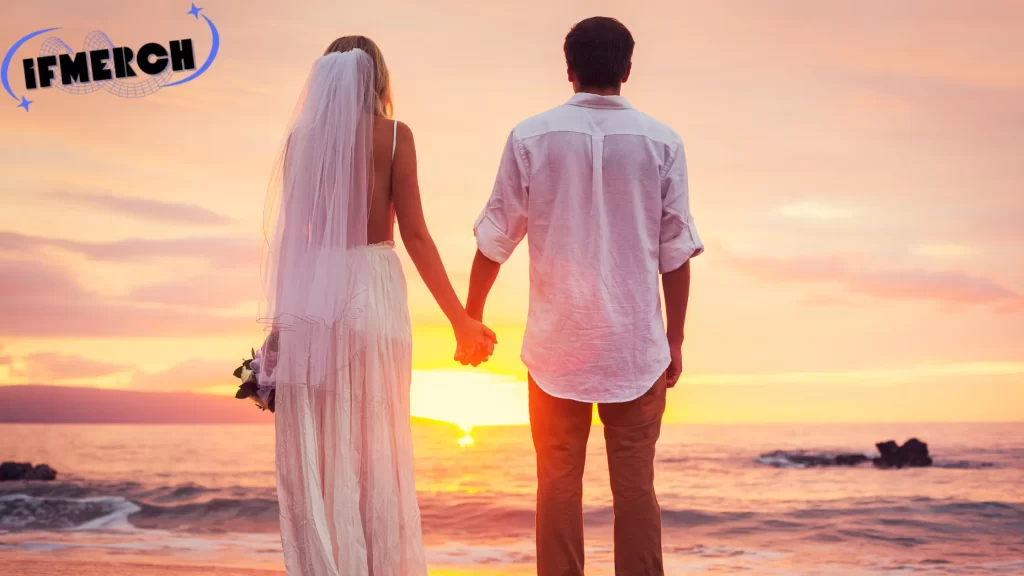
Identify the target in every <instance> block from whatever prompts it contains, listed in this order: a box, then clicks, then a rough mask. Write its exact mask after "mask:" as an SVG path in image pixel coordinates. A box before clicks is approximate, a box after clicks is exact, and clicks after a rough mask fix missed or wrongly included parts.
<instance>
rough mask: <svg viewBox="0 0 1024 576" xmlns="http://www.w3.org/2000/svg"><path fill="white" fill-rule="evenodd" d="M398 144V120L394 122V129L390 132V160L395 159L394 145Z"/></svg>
mask: <svg viewBox="0 0 1024 576" xmlns="http://www.w3.org/2000/svg"><path fill="white" fill-rule="evenodd" d="M397 144H398V120H395V122H394V129H393V130H392V133H391V161H392V162H394V161H395V146H396V145H397Z"/></svg>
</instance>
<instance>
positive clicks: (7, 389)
mask: <svg viewBox="0 0 1024 576" xmlns="http://www.w3.org/2000/svg"><path fill="white" fill-rule="evenodd" d="M413 421H416V422H421V423H435V424H440V425H444V426H452V425H450V424H448V423H445V422H436V421H433V420H426V419H417V418H413ZM0 422H8V423H15V422H17V423H52V424H273V423H274V415H273V414H271V413H269V412H261V411H260V410H259V409H258V408H256V406H255V405H254V404H253V403H252V402H251V401H242V400H236V399H235V398H232V397H230V396H214V395H210V394H170V393H166V392H135V391H129V390H105V389H99V388H83V387H72V386H0Z"/></svg>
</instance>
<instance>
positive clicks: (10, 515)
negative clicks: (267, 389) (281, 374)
mask: <svg viewBox="0 0 1024 576" xmlns="http://www.w3.org/2000/svg"><path fill="white" fill-rule="evenodd" d="M268 419H269V417H268ZM414 434H415V450H416V462H417V469H416V478H417V483H418V490H419V501H420V507H421V510H422V518H423V530H424V534H425V538H426V545H427V550H428V558H429V561H430V563H431V572H432V573H434V574H467V575H469V574H531V573H534V571H533V540H532V538H533V522H534V517H533V505H534V475H533V470H534V456H533V448H532V444H531V441H530V434H529V429H528V428H526V427H496V428H478V429H475V430H473V431H472V438H473V443H472V444H471V445H465V446H464V445H462V444H466V442H465V440H463V442H461V443H460V441H459V440H460V437H462V436H463V433H462V432H461V431H460V430H459V429H458V428H455V427H452V426H447V425H442V424H431V423H422V422H418V423H416V424H415V425H414ZM273 437H274V431H273V427H272V426H263V425H242V426H235V425H222V426H217V425H211V426H193V425H188V426H184V425H183V426H163V425H159V426H158V425H43V424H35V425H22V424H16V425H15V424H5V425H0V439H2V440H0V461H7V460H17V461H30V462H33V463H36V464H38V463H46V464H49V465H50V466H52V467H54V468H55V469H56V470H57V471H58V472H59V477H58V479H57V481H55V482H37V483H24V482H4V483H0V566H3V565H4V564H5V559H7V560H10V561H13V560H15V559H16V560H17V561H18V564H17V565H18V566H22V567H24V566H31V564H32V562H33V561H34V559H37V560H38V561H39V562H44V561H45V562H48V563H49V564H47V565H48V566H58V565H60V564H59V562H60V561H61V560H62V559H65V560H67V561H68V562H76V561H88V562H90V563H92V565H96V564H97V563H98V564H99V565H101V566H102V565H105V563H109V564H110V566H116V565H118V564H119V563H127V564H124V565H125V566H130V565H131V564H130V563H132V562H140V563H147V564H150V565H158V564H159V565H163V566H180V567H189V566H206V567H218V568H221V569H224V570H228V569H264V570H271V571H273V570H278V571H281V572H282V573H283V563H282V560H281V548H280V542H279V540H278V536H277V533H276V532H277V515H278V510H277V502H276V497H275V488H274V450H273V444H274V438H273ZM911 437H916V438H919V439H921V440H923V441H925V442H927V443H928V445H929V448H930V450H931V453H932V456H933V457H934V459H935V466H934V467H931V468H920V469H904V470H880V469H875V468H874V467H873V466H872V465H871V464H870V463H869V464H862V465H860V466H856V467H828V468H815V467H810V468H801V467H799V466H797V465H795V464H793V463H791V462H788V461H787V460H786V459H785V458H778V457H776V458H761V456H762V455H764V454H769V453H772V452H774V451H777V450H789V451H792V450H805V451H807V452H811V453H835V452H862V453H865V454H868V455H872V454H874V453H875V449H874V444H875V443H876V442H879V441H884V440H889V439H893V440H896V441H897V442H900V443H902V442H904V441H905V440H907V439H908V438H911ZM656 482H657V484H656V486H657V490H658V495H659V500H660V502H661V506H662V511H663V521H664V549H665V563H666V572H667V573H668V574H705V573H726V574H731V573H743V574H842V575H860V574H863V575H876V574H915V575H916V574H1024V424H1021V423H1017V424H828V425H824V424H823V425H805V424H794V425H774V424H773V425H743V426H734V425H700V426H697V425H693V426H691V425H668V426H665V428H664V431H663V435H662V440H661V442H660V444H659V449H658V465H657V480H656ZM607 486H608V475H607V470H606V465H605V454H604V442H603V438H602V436H601V430H600V427H599V426H595V427H594V431H593V434H592V437H591V440H590V445H589V450H588V462H587V474H586V478H585V504H586V516H585V520H586V531H587V574H588V575H594V576H600V575H607V574H612V573H613V564H612V549H611V528H612V513H611V497H610V492H609V490H608V487H607ZM54 562H57V563H56V564H55V563H54ZM115 571H116V572H118V573H121V574H127V575H130V574H131V573H132V572H131V570H130V569H119V570H114V569H111V570H110V572H115ZM0 572H3V570H0ZM181 572H182V573H184V572H185V569H184V568H182V570H181ZM97 573H102V571H99V572H97ZM172 573H173V571H172ZM211 573H213V572H211Z"/></svg>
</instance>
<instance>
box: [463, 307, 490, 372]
mask: <svg viewBox="0 0 1024 576" xmlns="http://www.w3.org/2000/svg"><path fill="white" fill-rule="evenodd" d="M453 328H455V340H456V342H457V346H456V348H455V359H456V360H458V361H459V362H461V363H462V365H463V366H466V365H468V364H472V365H473V366H479V365H480V363H482V362H486V361H487V358H488V357H490V355H491V354H493V353H494V345H495V344H497V343H498V337H497V336H495V334H494V332H492V331H491V329H490V328H488V327H487V326H484V325H483V323H481V322H480V321H479V320H476V319H474V318H470V317H469V316H468V315H467V316H465V317H464V319H463V321H462V322H460V323H459V324H458V325H455V326H453Z"/></svg>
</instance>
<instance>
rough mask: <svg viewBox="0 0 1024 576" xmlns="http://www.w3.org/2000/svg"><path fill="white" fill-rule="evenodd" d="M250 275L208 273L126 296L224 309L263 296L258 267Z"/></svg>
mask: <svg viewBox="0 0 1024 576" xmlns="http://www.w3.org/2000/svg"><path fill="white" fill-rule="evenodd" d="M250 272H251V274H248V275H246V274H243V273H241V272H240V271H239V272H238V273H232V274H221V273H208V274H201V275H199V276H195V277H193V278H188V279H185V280H176V281H174V282H167V283H164V284H151V285H148V286H142V287H140V288H138V289H136V290H134V291H133V292H132V293H131V294H130V295H129V297H128V299H129V300H132V301H135V302H148V303H154V304H168V305H181V306H198V307H202V308H223V307H230V306H236V305H238V304H241V303H244V302H254V301H257V300H258V299H259V298H261V297H262V294H263V292H262V286H261V284H260V276H259V270H257V269H253V270H251V271H250Z"/></svg>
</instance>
